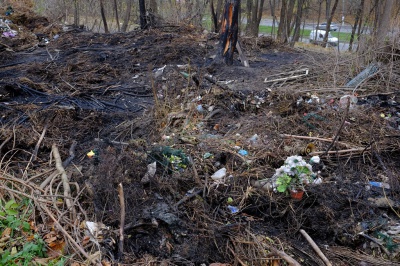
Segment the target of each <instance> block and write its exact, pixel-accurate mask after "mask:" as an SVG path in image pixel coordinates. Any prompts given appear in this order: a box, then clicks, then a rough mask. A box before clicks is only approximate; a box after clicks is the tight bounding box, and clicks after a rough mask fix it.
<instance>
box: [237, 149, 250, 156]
mask: <svg viewBox="0 0 400 266" xmlns="http://www.w3.org/2000/svg"><path fill="white" fill-rule="evenodd" d="M238 153H239V154H240V155H242V156H246V155H248V154H249V153H248V152H247V151H246V150H239V151H238Z"/></svg>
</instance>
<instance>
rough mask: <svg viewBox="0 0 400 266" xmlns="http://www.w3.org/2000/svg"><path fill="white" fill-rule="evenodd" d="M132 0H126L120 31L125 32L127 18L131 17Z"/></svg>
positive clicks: (127, 22)
mask: <svg viewBox="0 0 400 266" xmlns="http://www.w3.org/2000/svg"><path fill="white" fill-rule="evenodd" d="M133 1H134V0H126V10H125V16H124V21H123V23H122V27H121V31H122V32H126V30H127V29H128V24H129V20H130V18H131V10H132V4H133Z"/></svg>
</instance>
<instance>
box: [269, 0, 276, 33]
mask: <svg viewBox="0 0 400 266" xmlns="http://www.w3.org/2000/svg"><path fill="white" fill-rule="evenodd" d="M269 7H270V8H271V16H272V31H271V35H272V36H273V35H274V32H275V23H276V15H275V0H269Z"/></svg>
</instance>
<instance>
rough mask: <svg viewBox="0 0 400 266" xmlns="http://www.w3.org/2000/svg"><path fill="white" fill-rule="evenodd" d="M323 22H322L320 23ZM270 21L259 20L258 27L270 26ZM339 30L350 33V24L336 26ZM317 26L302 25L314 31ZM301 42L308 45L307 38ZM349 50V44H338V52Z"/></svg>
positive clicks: (266, 19) (310, 24) (315, 24)
mask: <svg viewBox="0 0 400 266" xmlns="http://www.w3.org/2000/svg"><path fill="white" fill-rule="evenodd" d="M321 22H323V21H321ZM272 23H273V21H272V19H270V18H264V19H262V20H261V22H260V25H264V26H272ZM336 25H337V26H338V27H339V29H338V30H337V31H338V32H339V31H340V32H346V33H351V25H350V24H344V25H341V24H336ZM275 26H276V27H278V23H277V22H276V21H275ZM316 26H317V23H306V24H305V25H304V29H306V30H313V29H315V27H316ZM302 42H304V43H308V42H309V41H308V38H303V39H302ZM353 48H354V49H355V48H356V47H355V46H354V47H353ZM348 49H349V44H348V43H339V50H340V51H347V50H348Z"/></svg>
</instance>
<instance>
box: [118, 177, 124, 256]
mask: <svg viewBox="0 0 400 266" xmlns="http://www.w3.org/2000/svg"><path fill="white" fill-rule="evenodd" d="M118 197H119V203H120V205H121V221H120V227H119V245H118V259H121V258H122V254H123V252H124V226H125V197H124V188H123V186H122V183H119V184H118Z"/></svg>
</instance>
